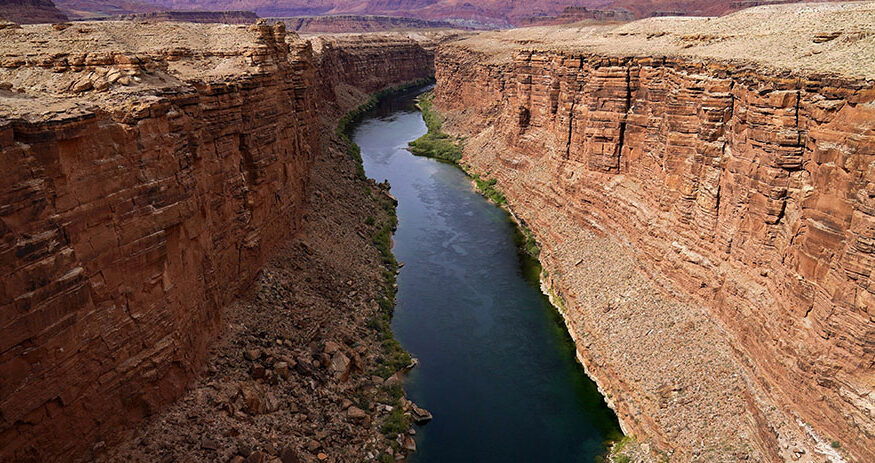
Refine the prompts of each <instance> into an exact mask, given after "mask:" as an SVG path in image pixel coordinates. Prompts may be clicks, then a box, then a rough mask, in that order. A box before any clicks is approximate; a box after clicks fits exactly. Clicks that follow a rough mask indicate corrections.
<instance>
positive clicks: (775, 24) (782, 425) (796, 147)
mask: <svg viewBox="0 0 875 463" xmlns="http://www.w3.org/2000/svg"><path fill="white" fill-rule="evenodd" d="M873 24H875V4H873V3H849V4H841V5H824V4H820V5H805V6H798V5H791V6H781V7H760V8H755V9H751V10H746V11H743V12H740V13H735V14H733V15H729V16H726V17H723V18H719V19H714V18H712V19H680V18H660V19H657V18H653V19H649V20H643V21H638V22H633V23H629V24H626V25H622V26H602V27H580V28H561V27H552V28H551V27H547V28H530V29H521V30H515V31H508V32H501V33H484V34H481V35H478V36H475V37H473V38H469V39H466V40H462V41H460V42H457V43H454V44H449V45H447V46H444V47H441V48H440V49H439V51H438V54H437V56H436V62H435V67H436V73H437V80H438V83H437V87H436V90H435V95H436V96H435V102H436V104H437V105H438V107H439V108H440V109H441V110H442V111H443V112H444V113H445V114H446V116H447V117H448V120H447V123H446V124H445V127H447V128H448V130H449V131H451V132H454V133H456V134H460V135H465V136H467V142H466V149H465V155H464V159H463V162H464V163H466V164H468V165H469V166H470V168H471V170H473V171H474V172H475V173H478V174H480V175H482V176H486V177H488V178H495V179H497V181H498V185H497V187H498V188H499V189H500V190H502V191H503V192H504V193H505V194H506V196H507V200H508V202H509V204H510V206H511V208H512V209H513V211H514V212H515V214H516V215H517V216H518V217H519V218H520V219H521V220H522V221H524V222H525V223H527V224H528V225H529V226H531V228H532V229H533V230H534V232H535V233H536V235H537V237H538V239H539V241H540V242H541V244H542V247H543V252H542V255H541V260H542V261H543V263H544V264H545V270H546V272H547V276H546V278H545V280H546V281H545V285H546V286H547V287H548V288H550V289H551V290H552V291H554V292H555V294H556V295H557V300H558V299H559V298H561V299H562V301H563V302H564V303H561V305H562V306H563V310H564V314H565V317H566V320H567V323H568V325H569V329H570V331H571V333H572V335H573V336H574V338H575V340H576V342H577V344H578V348H579V349H578V351H579V356H580V358H581V360H582V361H583V363H584V364H585V366H586V367H587V369H588V371H589V372H590V374H591V375H592V376H593V377H594V378H595V379H596V380H597V382H598V384H599V385H600V387H601V388H602V389H603V391H604V392H605V394H606V397H607V398H608V400H609V402H610V403H611V404H612V406H613V407H614V408H615V409H616V411H617V413H618V415H619V417H620V420H621V423H622V425H623V428H624V430H625V431H626V432H627V433H628V434H632V435H635V436H636V437H637V438H638V439H639V440H640V441H642V442H644V443H645V445H644V448H645V450H647V449H649V450H651V451H652V452H653V453H654V454H658V453H661V454H664V455H671V461H812V462H814V461H818V462H822V461H824V460H829V461H858V462H867V461H875V453H873V449H875V375H873V372H875V369H873V365H875V281H873V278H875V274H873V272H875V270H873V269H875V247H873V245H875V83H873V79H875V62H873V60H872V59H871V58H872V56H875V29H873Z"/></svg>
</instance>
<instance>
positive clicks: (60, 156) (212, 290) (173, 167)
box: [0, 24, 318, 461]
mask: <svg viewBox="0 0 875 463" xmlns="http://www.w3.org/2000/svg"><path fill="white" fill-rule="evenodd" d="M77 27H78V26H77ZM82 27H87V28H88V29H90V30H91V32H90V33H92V34H97V33H99V31H105V32H107V33H111V34H114V33H117V32H119V29H120V28H123V27H127V26H124V25H120V24H110V25H87V26H82ZM154 28H155V29H161V26H154ZM26 31H27V32H30V33H33V34H36V35H49V36H52V35H55V36H58V35H62V34H63V33H64V32H65V31H60V32H55V31H51V30H50V29H48V28H41V29H28V30H26ZM229 31H231V29H225V30H223V31H207V32H226V33H228V32H229ZM71 32H72V31H71ZM141 32H142V31H141ZM154 32H166V31H164V30H163V29H162V30H157V31H156V30H149V31H145V33H147V34H148V33H154ZM195 32H196V33H201V32H204V31H202V30H195ZM233 33H234V34H235V35H236V36H237V37H238V38H240V39H241V40H245V42H244V43H241V44H240V46H239V47H237V46H235V47H234V48H227V49H224V50H223V49H218V50H213V51H214V52H216V55H214V56H213V57H212V58H211V57H209V55H208V53H209V52H203V51H201V50H198V52H197V55H198V57H195V56H194V55H195V54H196V53H195V52H193V51H192V50H191V49H182V48H175V49H172V50H168V49H157V48H154V49H150V50H134V51H131V52H123V51H116V50H107V51H105V52H100V51H91V52H82V53H75V52H74V53H70V54H68V55H66V56H63V57H61V58H58V57H57V56H52V57H40V58H38V59H40V60H43V59H46V60H51V62H50V63H47V62H46V61H43V62H36V61H31V58H29V57H28V58H23V57H22V59H20V60H19V59H16V58H12V57H11V56H9V55H7V56H6V58H5V61H4V66H5V69H3V70H2V71H0V80H4V78H7V79H6V80H7V81H11V82H16V83H17V79H24V78H25V77H24V76H25V75H27V74H29V73H32V72H34V68H36V67H37V66H45V65H49V66H52V67H53V68H54V69H56V70H58V71H61V72H62V74H60V75H61V76H67V75H74V76H82V77H81V78H82V79H84V78H86V77H85V76H87V75H89V74H90V75H91V79H92V80H88V81H87V82H88V83H89V85H85V84H83V83H82V82H85V81H83V80H78V81H75V82H73V86H74V87H76V88H78V89H85V90H83V92H85V93H86V94H89V95H88V96H87V97H85V98H82V99H81V100H76V101H75V102H72V101H67V99H66V98H52V97H50V96H42V97H32V96H30V95H26V94H19V93H13V92H10V91H4V92H3V94H2V100H3V101H4V103H5V105H4V106H5V107H7V108H12V111H11V112H10V113H7V115H6V117H5V118H4V119H3V122H2V124H0V154H2V159H3V160H4V162H5V163H6V164H7V167H8V168H7V169H4V173H3V179H2V182H0V184H2V193H0V194H2V201H0V203H2V204H3V209H2V212H0V219H2V221H0V243H2V244H0V255H2V258H0V274H2V280H3V288H2V291H0V306H2V310H0V313H2V314H3V315H2V318H0V327H2V333H3V336H2V341H0V343H2V344H0V378H2V380H0V417H2V422H0V459H2V460H27V459H33V460H43V461H44V460H45V459H50V458H52V457H53V456H57V455H62V454H65V455H67V454H69V453H68V452H74V454H75V453H76V452H80V451H81V450H82V449H83V447H85V446H91V445H93V444H94V443H95V442H97V441H101V440H104V439H111V438H112V437H113V436H114V435H115V434H116V433H117V431H118V429H119V428H121V427H124V426H128V425H130V424H132V423H133V422H135V421H137V420H138V419H140V418H142V417H144V416H146V415H148V414H150V413H152V412H153V411H155V410H156V408H157V407H159V406H160V405H162V404H164V403H167V402H168V401H170V400H172V399H173V398H175V397H176V396H177V395H178V394H180V393H181V392H182V390H183V388H184V387H185V385H186V382H187V381H188V380H189V379H190V378H191V377H192V376H193V375H194V374H195V373H196V371H197V369H198V367H199V365H200V362H201V361H202V359H203V356H204V354H205V351H206V347H207V344H208V343H209V342H210V341H211V340H212V339H213V338H214V337H215V336H216V334H217V333H218V331H219V329H220V320H219V318H218V316H217V314H218V307H219V305H221V304H223V303H225V302H227V301H228V300H229V299H231V298H233V297H234V296H235V295H236V294H237V293H238V291H239V290H240V289H241V288H243V287H244V286H245V285H247V284H248V282H249V281H250V280H251V278H252V277H253V276H254V275H255V273H256V272H257V271H258V269H259V266H260V265H261V264H262V263H263V262H264V259H265V257H266V256H267V255H268V254H269V253H270V252H271V250H272V249H273V247H274V246H275V245H276V244H278V243H279V242H280V241H281V240H282V239H283V238H285V237H287V236H289V235H290V234H291V233H293V232H294V230H295V229H296V227H297V225H298V222H299V220H300V217H301V213H302V207H303V204H302V198H303V190H304V187H305V185H304V182H305V179H306V178H307V175H306V173H307V169H308V165H309V163H310V162H311V161H312V159H313V157H314V156H315V155H316V152H315V151H314V149H315V148H316V147H317V146H318V145H317V144H316V142H315V138H314V134H315V130H316V127H315V126H314V120H315V119H314V112H313V103H314V102H313V96H312V91H311V90H312V80H313V68H312V64H311V52H310V48H309V46H308V45H306V43H305V42H300V41H299V42H293V47H294V48H293V50H291V51H290V50H289V47H288V45H287V44H286V43H285V35H284V32H283V30H282V29H270V28H266V27H263V26H262V27H255V28H253V29H252V30H249V29H245V28H239V29H234V30H233ZM77 34H81V33H77ZM53 38H54V37H53ZM19 39H22V38H21V37H19ZM4 40H5V39H4ZM58 40H60V39H58ZM73 46H74V47H75V44H74V45H73ZM204 55H207V56H204ZM199 59H201V60H203V61H209V60H211V59H213V60H216V59H217V60H219V61H221V62H224V63H226V64H229V63H231V62H234V65H235V66H239V67H237V68H236V70H235V71H233V72H231V73H229V74H227V75H224V76H201V77H200V78H193V79H191V80H188V81H187V82H184V83H183V82H181V81H179V80H177V79H176V78H175V76H174V72H173V71H172V70H171V69H170V68H172V67H173V66H180V67H183V68H186V69H193V68H195V67H196V66H198V65H200V64H201V63H199V62H198V60H199ZM204 64H205V63H204ZM128 71H130V72H128ZM100 76H104V77H100ZM118 76H123V77H118ZM117 77H118V78H117ZM92 81H93V82H94V83H93V84H92V83H91V82H92ZM137 81H140V84H137ZM120 82H128V83H130V84H131V88H127V87H125V86H124V85H122V84H120ZM146 82H151V83H155V84H156V85H157V87H158V88H154V87H153V86H151V85H146ZM107 85H111V86H113V87H112V88H110V89H108V90H104V91H103V92H100V93H98V92H97V91H94V90H87V89H93V88H94V87H95V86H97V87H98V88H106V87H105V86H107ZM115 87H118V89H116V88H115ZM103 98H105V100H103V103H102V104H101V105H99V106H98V105H93V104H90V103H86V101H89V100H90V101H95V100H97V101H101V100H102V99H103ZM71 100H72V98H71ZM7 105H8V106H7ZM16 109H20V111H18V112H16ZM41 110H42V111H45V112H42V113H39V111H41ZM35 111H36V113H35Z"/></svg>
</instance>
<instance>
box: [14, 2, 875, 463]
mask: <svg viewBox="0 0 875 463" xmlns="http://www.w3.org/2000/svg"><path fill="white" fill-rule="evenodd" d="M401 3H405V2H401ZM415 3H416V2H410V4H411V5H413V4H415ZM399 8H400V7H398V8H396V10H397V9H399ZM393 11H394V10H393ZM560 11H561V9H557V10H556V11H555V12H554V14H558V13H559V12H560ZM308 13H309V12H301V14H308ZM317 13H318V12H317ZM530 13H531V12H526V15H527V16H526V17H530V16H531V15H530ZM473 17H474V16H472V18H473ZM521 17H522V16H521ZM478 18H479V17H478ZM53 21H54V20H53ZM873 24H875V3H873V2H854V3H840V4H832V3H829V4H827V3H824V4H806V5H780V6H761V7H757V8H754V9H749V10H744V11H741V12H737V13H733V14H730V15H727V16H724V17H721V18H662V17H657V18H650V19H645V20H639V21H634V22H630V23H626V24H607V25H579V26H570V27H569V26H548V27H532V28H525V29H515V30H510V31H495V32H483V33H478V34H473V33H470V32H451V31H444V32H424V31H417V32H392V33H378V34H337V35H315V36H310V37H307V38H306V39H305V38H302V37H301V36H298V35H297V34H295V33H294V32H287V31H286V26H285V24H284V23H281V22H280V23H276V24H273V25H271V24H268V23H267V22H265V21H259V22H258V23H256V24H251V25H225V24H192V23H176V22H161V23H138V22H131V21H98V22H77V23H72V24H68V23H58V24H55V25H49V24H43V25H25V26H22V27H7V28H0V44H2V45H0V155H2V159H4V160H5V163H6V165H7V168H6V169H5V170H4V171H3V174H2V181H0V186H2V188H0V197H2V200H0V278H2V281H3V285H2V289H0V330H2V336H0V459H2V460H4V461H5V460H11V461H46V460H57V459H68V460H73V461H78V460H92V459H96V460H98V461H117V460H120V459H121V460H146V461H155V460H162V459H168V460H186V461H189V460H190V461H216V460H221V461H235V462H236V463H239V462H242V461H277V460H279V461H283V462H286V461H299V460H300V461H317V460H319V461H325V460H327V461H350V460H352V459H354V458H359V459H360V458H361V457H362V456H363V455H368V457H367V458H368V459H376V458H377V455H389V456H390V457H391V458H394V457H395V455H397V456H398V457H399V458H404V456H405V455H406V454H407V453H409V451H410V450H412V448H415V444H414V445H411V444H410V442H411V440H410V439H405V433H403V432H399V433H396V434H398V435H397V436H396V437H393V438H392V439H397V440H390V441H389V442H388V443H387V441H386V439H384V438H383V437H382V436H381V429H380V428H381V424H380V423H381V421H380V420H383V419H386V417H387V416H390V414H391V407H390V408H385V407H384V406H383V405H382V404H383V403H388V402H386V400H388V399H385V398H382V397H381V398H379V399H375V400H372V399H367V400H364V399H363V397H374V396H379V394H384V393H385V392H386V391H385V390H384V389H382V387H383V386H384V385H386V383H384V381H385V378H380V375H374V374H372V373H373V371H374V370H375V369H376V368H379V367H386V368H389V366H387V365H386V364H385V363H384V362H385V361H386V357H388V354H387V353H386V352H385V351H384V350H383V349H385V348H386V346H389V347H392V346H393V344H392V343H391V342H390V341H388V340H387V338H385V337H384V336H385V332H382V331H380V330H379V329H378V330H376V331H374V330H372V329H370V325H372V324H373V323H374V321H375V320H377V321H379V320H382V319H381V318H380V317H381V313H382V312H381V310H383V309H382V308H381V307H380V304H381V303H382V304H384V305H385V304H387V303H388V301H389V300H390V299H389V296H387V291H389V292H391V287H392V283H391V279H390V280H386V279H385V278H387V277H386V275H387V273H388V274H390V275H391V274H392V271H393V270H394V269H392V265H393V264H392V262H393V261H392V259H389V257H387V256H386V254H385V253H386V252H388V250H382V251H380V250H378V249H377V248H375V245H377V244H378V242H380V240H381V239H382V238H378V236H382V235H378V234H379V233H384V234H385V233H388V231H387V230H389V228H391V222H392V219H391V217H390V216H391V212H390V211H391V209H392V206H391V204H392V198H391V196H389V195H388V194H387V191H386V189H385V188H386V187H385V186H380V185H376V184H374V183H373V182H370V181H366V180H365V179H364V178H362V177H361V176H360V175H359V174H358V169H360V166H358V165H357V164H356V161H355V159H354V156H349V149H350V148H349V146H347V145H346V144H345V143H346V141H345V140H344V139H343V136H342V134H341V133H339V132H338V131H336V130H335V127H336V124H337V121H338V120H341V118H342V117H343V116H344V114H346V113H347V112H348V111H351V110H353V109H354V108H356V107H358V106H359V105H361V104H362V103H365V102H367V101H368V96H369V94H372V93H375V92H379V91H381V90H384V89H386V88H389V87H393V86H397V85H401V84H405V83H410V82H413V81H419V80H420V79H423V78H426V77H429V76H431V75H434V76H435V78H436V79H437V84H436V87H435V90H434V103H435V107H436V108H437V109H438V110H439V111H440V112H441V114H442V115H443V117H445V118H446V120H445V121H444V129H445V130H446V131H448V132H449V133H451V134H453V135H458V136H461V137H462V138H463V140H464V156H463V158H462V160H461V163H462V165H463V166H464V167H465V169H466V170H468V171H469V172H470V173H472V174H477V175H479V176H480V177H482V178H488V179H492V180H494V181H495V182H496V188H498V189H499V190H500V191H501V192H502V193H503V194H504V195H505V197H506V198H507V202H508V205H507V207H508V209H509V210H510V211H511V212H512V213H513V215H514V217H515V218H516V219H517V220H518V221H519V222H521V223H523V224H524V225H526V226H527V227H529V228H530V229H531V230H532V231H533V232H534V234H535V236H536V238H537V240H538V242H539V244H540V245H541V249H542V251H541V254H540V260H541V262H542V264H543V266H544V274H543V282H542V283H543V286H544V289H545V292H547V293H549V294H551V296H552V298H553V301H554V303H555V304H556V305H557V307H559V309H560V310H561V312H562V315H563V316H564V319H565V323H566V326H567V327H568V330H569V332H570V334H571V336H572V338H573V339H574V340H575V343H576V345H577V356H578V358H579V360H580V361H581V363H582V364H583V365H584V367H585V368H586V371H587V373H588V374H589V375H590V376H591V377H592V378H593V379H594V380H595V381H596V383H597V384H598V386H599V388H600V390H601V391H602V392H603V394H604V396H605V400H606V401H607V402H608V404H609V405H610V406H611V408H613V409H614V410H615V412H616V413H617V416H618V418H619V421H620V425H621V426H622V428H623V430H624V432H625V433H626V434H627V435H628V436H630V438H631V440H630V442H629V443H628V445H627V447H630V448H631V449H632V450H633V451H634V452H635V459H636V460H640V461H659V459H660V458H670V459H671V461H801V462H814V461H818V462H820V461H824V460H829V461H834V462H842V461H851V462H866V461H873V460H875V454H873V450H872V449H873V448H875V445H873V444H875V376H873V371H875V369H873V366H875V285H873V268H875V62H873V60H872V59H871V58H872V57H873V56H875V29H873ZM344 120H345V119H344ZM384 238H385V239H386V240H388V239H389V238H388V236H384ZM387 242H388V241H387ZM383 315H385V314H384V313H383ZM377 324H379V323H377ZM388 339H391V336H390V337H389V338H388ZM400 357H401V358H403V356H400ZM407 360H409V359H407ZM392 367H393V368H392V371H387V373H388V374H387V375H386V376H388V377H389V378H390V379H391V378H393V377H395V370H396V369H397V368H394V367H397V365H394V364H392ZM386 368H384V369H386ZM390 375H391V376H390ZM396 380H397V379H396ZM402 399H403V397H402V398H395V399H394V400H396V401H399V402H394V403H401V404H405V406H408V407H409V406H410V404H409V403H406V402H404V401H403V400H402ZM380 401H383V402H380ZM407 437H409V436H407ZM390 450H391V452H393V453H391V454H390V453H388V452H390ZM381 452H384V453H382V454H381ZM394 452H399V453H394ZM253 455H255V456H253ZM322 455H324V458H323V457H322Z"/></svg>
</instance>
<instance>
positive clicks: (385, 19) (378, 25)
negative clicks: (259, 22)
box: [276, 14, 456, 33]
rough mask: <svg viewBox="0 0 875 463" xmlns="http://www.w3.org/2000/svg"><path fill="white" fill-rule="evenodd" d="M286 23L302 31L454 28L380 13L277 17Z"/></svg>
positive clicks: (443, 23)
mask: <svg viewBox="0 0 875 463" xmlns="http://www.w3.org/2000/svg"><path fill="white" fill-rule="evenodd" d="M276 21H282V22H284V23H286V27H288V29H289V30H292V31H296V32H300V33H337V32H359V33H361V32H379V31H393V30H403V29H453V28H454V27H456V26H455V25H454V24H452V23H449V22H446V21H430V20H427V19H418V18H405V17H401V16H379V15H351V14H341V15H329V16H298V17H293V18H276Z"/></svg>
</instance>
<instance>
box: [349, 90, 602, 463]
mask: <svg viewBox="0 0 875 463" xmlns="http://www.w3.org/2000/svg"><path fill="white" fill-rule="evenodd" d="M414 96H415V93H409V94H407V95H402V96H400V97H397V98H393V99H390V100H387V101H385V102H383V103H382V104H381V105H380V107H379V108H377V109H376V110H375V111H374V112H373V113H372V114H371V115H370V116H369V117H367V118H366V119H365V120H363V121H362V123H361V124H360V125H358V127H357V128H356V130H355V132H354V137H353V138H354V141H355V142H356V143H357V144H358V145H359V146H360V147H361V154H362V158H363V160H364V166H365V172H366V173H367V175H368V176H369V177H371V178H374V179H375V180H377V181H378V182H379V181H383V180H384V179H388V180H389V182H390V183H391V185H392V189H391V192H392V194H393V195H394V196H395V197H396V198H398V230H397V232H396V233H395V236H394V248H393V251H394V253H395V256H396V258H397V259H398V260H399V261H401V262H403V263H404V264H405V265H404V267H403V268H402V269H401V273H400V275H399V277H398V285H399V288H398V297H397V305H396V309H395V316H394V319H393V321H392V328H393V330H394V332H395V335H396V337H397V338H398V340H399V341H400V342H401V344H402V345H403V346H404V348H405V349H407V350H408V351H409V352H410V353H411V355H413V356H414V357H417V358H418V359H419V360H420V365H419V366H418V367H417V368H415V369H414V370H413V371H412V372H411V374H410V376H409V379H408V381H407V383H406V385H405V388H406V390H407V393H408V397H409V398H410V399H411V400H413V401H414V402H416V403H417V404H419V405H421V406H423V407H425V408H427V409H428V410H429V411H431V412H432V414H433V415H434V420H433V421H432V422H430V423H428V424H427V425H425V426H423V427H420V428H417V435H416V441H417V446H418V451H417V452H416V453H415V454H414V456H413V457H412V461H413V462H414V463H432V462H435V463H456V462H478V463H486V462H502V463H508V462H592V461H593V460H594V459H595V457H596V456H598V455H600V454H602V453H603V452H604V450H605V441H606V440H607V439H610V438H615V437H617V436H618V433H619V430H618V427H617V423H616V418H615V417H614V415H613V413H612V412H611V410H610V409H608V408H607V406H606V405H605V404H604V401H603V399H602V397H601V396H600V395H599V393H598V391H597V389H596V387H595V385H594V384H593V383H592V381H590V380H589V378H587V377H586V375H585V374H584V372H583V368H582V367H581V366H580V365H579V364H577V362H576V360H575V358H574V346H573V344H572V342H571V340H570V338H569V337H568V335H567V333H566V332H565V327H564V325H563V324H562V321H561V318H560V317H559V315H558V314H557V313H556V312H555V309H553V308H552V307H551V306H550V304H549V302H548V301H547V300H546V298H545V297H544V296H543V295H542V294H541V292H540V290H539V289H538V283H537V281H536V280H534V279H533V278H531V277H529V278H527V277H526V276H525V275H526V274H527V273H531V272H524V268H526V266H528V265H531V262H528V263H527V262H526V261H525V259H522V258H521V257H520V256H519V254H518V252H517V247H516V244H515V242H514V228H513V225H512V223H511V222H510V221H509V219H508V216H507V214H506V213H505V212H504V211H503V210H501V209H500V208H498V207H496V206H495V205H493V204H490V203H489V202H487V201H486V200H485V199H484V198H483V197H481V196H480V195H478V194H477V193H476V192H475V191H474V190H473V189H472V186H471V182H470V180H469V179H468V178H467V177H466V176H465V174H464V173H463V172H462V171H461V170H460V169H458V168H457V167H455V166H452V165H450V164H446V163H442V162H438V161H435V160H432V159H427V158H421V157H415V156H413V155H411V154H410V153H409V152H407V151H406V150H405V147H406V146H407V143H408V142H409V141H411V140H414V139H416V138H418V137H419V136H420V135H422V134H424V133H425V132H426V127H425V124H424V122H423V120H422V117H421V114H420V113H419V112H418V111H417V110H416V109H415V108H414V107H413V104H412V102H413V97H414Z"/></svg>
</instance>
